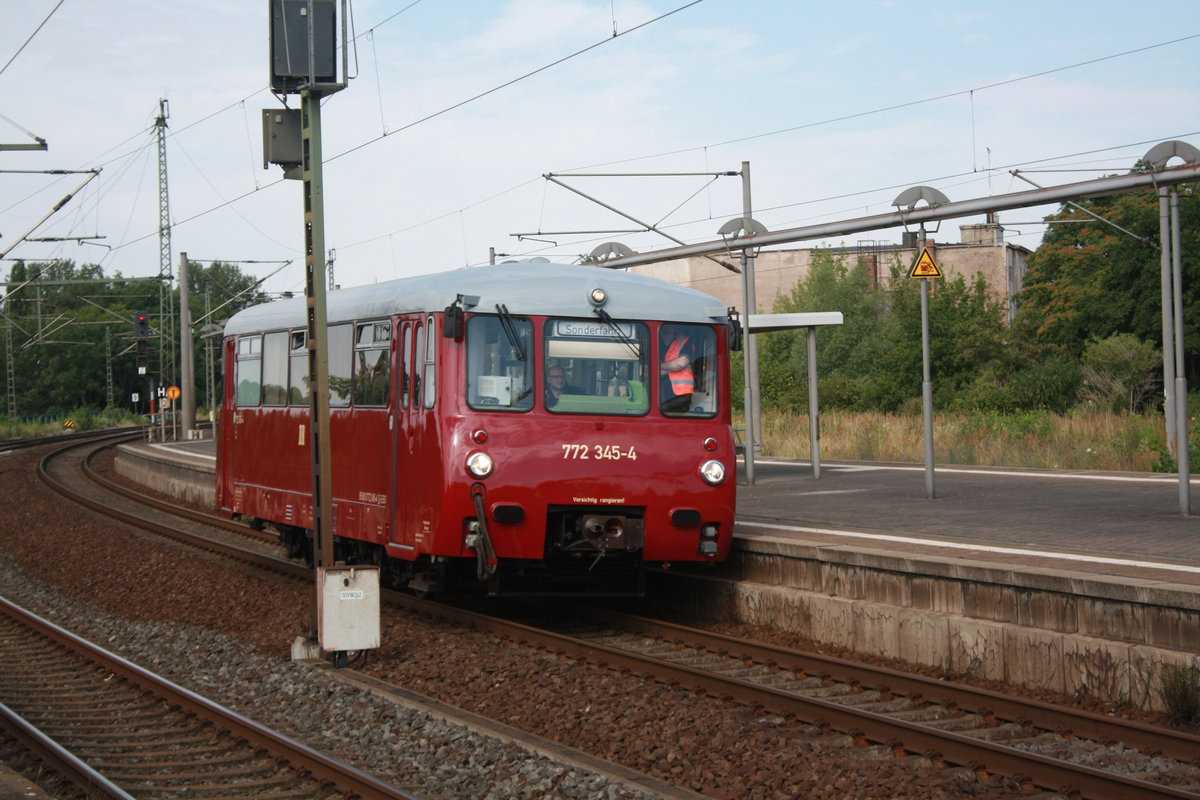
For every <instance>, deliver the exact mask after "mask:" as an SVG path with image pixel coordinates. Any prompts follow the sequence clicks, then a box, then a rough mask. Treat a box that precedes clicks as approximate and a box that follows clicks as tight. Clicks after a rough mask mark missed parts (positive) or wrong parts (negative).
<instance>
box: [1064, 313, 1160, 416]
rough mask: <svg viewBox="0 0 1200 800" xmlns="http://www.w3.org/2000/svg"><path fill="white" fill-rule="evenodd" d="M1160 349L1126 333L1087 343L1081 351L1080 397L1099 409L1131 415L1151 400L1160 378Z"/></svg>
mask: <svg viewBox="0 0 1200 800" xmlns="http://www.w3.org/2000/svg"><path fill="white" fill-rule="evenodd" d="M1161 363H1162V354H1161V352H1160V351H1159V350H1158V349H1157V348H1155V347H1154V345H1152V344H1148V343H1146V342H1143V341H1140V340H1139V339H1138V338H1137V337H1136V336H1134V335H1133V334H1129V333H1118V334H1115V335H1113V336H1110V337H1108V338H1107V339H1101V340H1094V341H1092V342H1089V343H1088V346H1087V348H1086V349H1085V350H1084V352H1083V389H1082V391H1081V392H1080V395H1081V397H1082V399H1083V400H1085V401H1086V402H1088V403H1090V404H1092V405H1094V406H1096V407H1097V408H1099V409H1101V410H1102V411H1111V412H1113V413H1118V414H1119V413H1122V412H1124V413H1128V414H1133V413H1136V412H1138V411H1141V410H1142V408H1143V407H1144V406H1145V405H1146V403H1147V401H1149V400H1150V398H1151V395H1152V394H1153V392H1154V390H1155V389H1156V388H1157V387H1158V385H1159V381H1158V379H1157V378H1156V377H1155V371H1156V369H1157V368H1158V365H1160V364H1161Z"/></svg>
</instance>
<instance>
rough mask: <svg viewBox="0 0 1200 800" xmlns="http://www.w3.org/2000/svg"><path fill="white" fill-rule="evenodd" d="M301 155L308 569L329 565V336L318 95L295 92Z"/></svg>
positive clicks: (317, 572) (317, 570) (317, 574)
mask: <svg viewBox="0 0 1200 800" xmlns="http://www.w3.org/2000/svg"><path fill="white" fill-rule="evenodd" d="M300 109H301V110H300V116H301V141H302V145H303V147H302V150H303V158H304V238H305V255H304V266H305V284H304V296H305V299H306V303H307V310H308V372H309V387H310V390H311V391H310V392H309V412H310V415H311V426H310V427H311V429H312V437H311V438H312V444H311V452H312V479H313V568H314V570H315V575H314V577H315V580H316V583H317V591H320V583H321V573H320V570H321V568H322V567H332V566H333V563H334V561H333V486H332V478H333V463H332V461H333V448H332V446H331V444H330V441H329V337H328V329H327V327H326V316H325V281H324V280H323V277H324V276H323V275H322V274H321V273H323V272H324V269H325V200H324V187H323V182H322V169H321V95H320V93H319V92H315V91H314V90H312V89H311V88H309V89H304V90H303V91H301V92H300Z"/></svg>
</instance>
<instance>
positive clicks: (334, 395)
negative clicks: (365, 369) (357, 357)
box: [329, 325, 354, 408]
mask: <svg viewBox="0 0 1200 800" xmlns="http://www.w3.org/2000/svg"><path fill="white" fill-rule="evenodd" d="M352 336H353V329H352V327H351V326H350V325H330V326H329V407H330V408H345V407H346V406H348V405H350V379H351V377H352V376H353V374H354V361H353V357H354V352H353V340H352V338H351V337H352Z"/></svg>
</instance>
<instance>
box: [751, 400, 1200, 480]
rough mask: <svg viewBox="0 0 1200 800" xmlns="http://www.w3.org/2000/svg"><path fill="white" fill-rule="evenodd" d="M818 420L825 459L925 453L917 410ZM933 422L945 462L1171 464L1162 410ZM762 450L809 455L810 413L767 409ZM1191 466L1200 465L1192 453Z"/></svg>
mask: <svg viewBox="0 0 1200 800" xmlns="http://www.w3.org/2000/svg"><path fill="white" fill-rule="evenodd" d="M820 423H821V443H820V448H821V458H822V459H829V460H834V461H837V460H845V461H900V462H923V461H924V460H925V449H924V447H925V445H924V442H925V439H924V436H925V431H924V422H923V419H922V417H921V415H920V414H916V415H894V414H882V413H872V412H862V413H860V412H850V411H830V412H824V413H822V414H821V417H820ZM933 427H934V431H933V444H934V459H935V461H937V462H938V463H942V464H960V465H978V466H1007V467H1035V468H1046V469H1079V470H1115V471H1131V472H1154V471H1160V472H1161V471H1171V470H1172V469H1174V468H1175V467H1174V462H1173V460H1172V459H1170V457H1169V455H1168V454H1167V450H1166V439H1165V433H1164V426H1163V419H1162V416H1161V415H1146V416H1130V415H1121V414H1107V413H1098V412H1094V411H1089V412H1079V413H1069V414H1051V413H1048V412H1029V413H1019V414H996V413H938V414H936V415H935V416H934V425H933ZM1192 427H1193V429H1192V431H1191V433H1192V436H1191V438H1192V442H1193V443H1192V448H1193V452H1195V450H1196V447H1197V436H1196V431H1195V430H1194V426H1192ZM763 453H764V454H765V455H768V456H780V457H789V458H809V457H810V453H809V420H808V416H807V415H803V414H784V413H778V412H770V411H767V412H764V414H763ZM1192 467H1193V471H1195V470H1196V468H1197V465H1196V459H1195V457H1193V459H1192Z"/></svg>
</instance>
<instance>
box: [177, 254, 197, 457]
mask: <svg viewBox="0 0 1200 800" xmlns="http://www.w3.org/2000/svg"><path fill="white" fill-rule="evenodd" d="M190 297H191V295H190V294H189V288H188V257H187V253H180V254H179V362H180V363H179V375H180V379H181V381H180V382H181V385H180V387H179V389H180V395H179V405H180V408H179V410H180V411H181V412H182V415H183V437H184V438H185V439H186V438H187V437H188V435H189V434H190V433H191V432H192V430H193V429H194V428H195V427H196V358H195V356H194V354H193V353H192V347H193V343H192V308H191V305H190Z"/></svg>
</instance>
